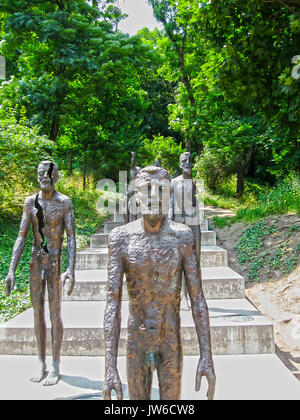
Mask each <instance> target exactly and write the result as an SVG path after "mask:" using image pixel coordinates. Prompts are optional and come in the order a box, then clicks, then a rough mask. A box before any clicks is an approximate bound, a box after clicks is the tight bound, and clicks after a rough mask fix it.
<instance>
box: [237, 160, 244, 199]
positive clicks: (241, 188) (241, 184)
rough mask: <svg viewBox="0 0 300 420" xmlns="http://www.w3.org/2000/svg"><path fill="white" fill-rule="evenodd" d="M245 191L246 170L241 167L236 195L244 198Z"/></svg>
mask: <svg viewBox="0 0 300 420" xmlns="http://www.w3.org/2000/svg"><path fill="white" fill-rule="evenodd" d="M244 189H245V168H244V165H240V166H239V167H238V170H237V183H236V195H237V197H242V196H243V194H244Z"/></svg>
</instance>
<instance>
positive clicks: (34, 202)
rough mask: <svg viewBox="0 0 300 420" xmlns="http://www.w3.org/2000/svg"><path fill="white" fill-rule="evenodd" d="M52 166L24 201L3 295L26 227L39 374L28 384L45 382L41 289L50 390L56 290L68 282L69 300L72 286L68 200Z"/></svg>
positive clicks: (56, 338)
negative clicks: (65, 259)
mask: <svg viewBox="0 0 300 420" xmlns="http://www.w3.org/2000/svg"><path fill="white" fill-rule="evenodd" d="M58 177H59V174H58V168H57V166H56V164H55V163H53V162H49V161H44V162H41V163H40V165H39V166H38V170H37V178H38V182H39V184H40V187H41V190H40V192H39V193H38V194H36V195H32V196H30V197H28V198H26V200H25V203H24V210H23V216H22V221H21V226H20V231H19V236H18V238H17V240H16V243H15V246H14V250H13V256H12V261H11V264H10V268H9V273H8V276H7V278H6V293H7V295H10V294H11V291H12V290H13V288H14V283H15V273H16V269H17V266H18V263H19V261H20V258H21V256H22V254H23V251H24V247H25V242H26V238H27V234H28V232H29V229H30V226H32V229H33V235H34V240H33V247H32V254H31V264H30V293H31V301H32V306H33V310H34V329H35V334H36V339H37V345H38V360H39V370H38V373H37V375H35V376H33V377H31V378H30V380H31V381H32V382H41V381H42V380H43V379H44V378H45V376H46V324H45V315H44V309H45V308H44V306H45V288H46V285H47V289H48V298H49V309H50V319H51V338H52V356H53V363H52V368H51V369H50V371H49V373H48V376H47V378H46V380H45V382H44V385H46V386H48V385H55V384H56V383H57V382H58V381H59V375H60V369H59V365H60V353H61V346H62V339H63V324H62V320H61V287H62V286H63V285H64V284H65V282H66V281H68V282H69V289H68V295H69V296H70V295H71V293H72V291H73V289H74V285H75V276H74V274H75V256H76V241H75V224H74V214H73V206H72V202H71V200H70V199H69V198H68V197H67V196H65V195H63V194H61V193H59V192H57V191H56V190H55V184H56V182H57V181H58ZM65 230H66V232H67V238H68V254H69V268H68V270H67V271H66V273H64V275H63V276H62V281H61V252H62V244H63V238H64V231H65Z"/></svg>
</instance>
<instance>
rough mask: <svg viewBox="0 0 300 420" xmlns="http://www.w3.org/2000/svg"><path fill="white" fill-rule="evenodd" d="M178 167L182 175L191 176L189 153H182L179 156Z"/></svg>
mask: <svg viewBox="0 0 300 420" xmlns="http://www.w3.org/2000/svg"><path fill="white" fill-rule="evenodd" d="M179 166H180V168H181V169H182V171H183V173H184V174H187V175H191V174H192V159H191V153H190V152H185V153H182V155H181V156H180V165H179Z"/></svg>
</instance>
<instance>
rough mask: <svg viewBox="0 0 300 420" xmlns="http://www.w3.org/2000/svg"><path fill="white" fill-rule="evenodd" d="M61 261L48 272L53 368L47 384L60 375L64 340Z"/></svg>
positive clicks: (54, 263)
mask: <svg viewBox="0 0 300 420" xmlns="http://www.w3.org/2000/svg"><path fill="white" fill-rule="evenodd" d="M60 277H61V270H60V261H55V262H52V263H51V269H50V270H49V271H48V272H47V286H48V298H49V310H50V320H51V339H52V357H53V362H52V368H51V369H50V372H49V375H48V376H47V379H46V381H45V383H44V385H45V386H49V385H55V384H57V382H58V381H59V376H60V369H59V367H60V354H61V347H62V340H63V323H62V320H61V287H60Z"/></svg>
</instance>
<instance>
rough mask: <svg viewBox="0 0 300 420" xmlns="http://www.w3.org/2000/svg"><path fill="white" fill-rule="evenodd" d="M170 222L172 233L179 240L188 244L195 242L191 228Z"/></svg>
mask: <svg viewBox="0 0 300 420" xmlns="http://www.w3.org/2000/svg"><path fill="white" fill-rule="evenodd" d="M168 222H169V226H170V230H171V232H172V233H173V234H175V236H176V237H177V238H178V239H181V240H183V241H184V242H188V243H189V242H193V241H194V235H193V231H192V229H191V228H190V227H189V226H187V225H185V224H183V223H177V222H173V220H169V221H168Z"/></svg>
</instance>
